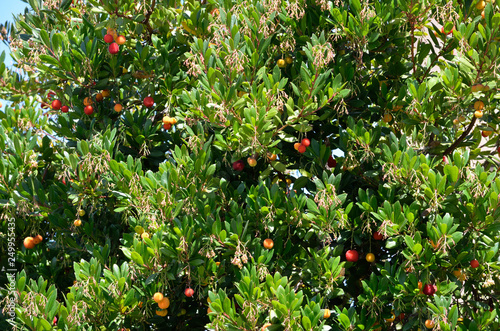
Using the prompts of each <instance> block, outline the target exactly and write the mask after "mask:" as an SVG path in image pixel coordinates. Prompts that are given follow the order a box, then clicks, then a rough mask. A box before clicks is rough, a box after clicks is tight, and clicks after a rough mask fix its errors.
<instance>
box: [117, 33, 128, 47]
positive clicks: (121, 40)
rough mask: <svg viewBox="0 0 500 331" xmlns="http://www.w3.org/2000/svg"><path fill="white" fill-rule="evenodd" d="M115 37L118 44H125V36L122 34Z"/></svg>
mask: <svg viewBox="0 0 500 331" xmlns="http://www.w3.org/2000/svg"><path fill="white" fill-rule="evenodd" d="M115 39H116V43H117V44H118V45H123V44H125V42H126V41H127V39H126V38H125V36H123V35H119V36H118V37H116V38H115Z"/></svg>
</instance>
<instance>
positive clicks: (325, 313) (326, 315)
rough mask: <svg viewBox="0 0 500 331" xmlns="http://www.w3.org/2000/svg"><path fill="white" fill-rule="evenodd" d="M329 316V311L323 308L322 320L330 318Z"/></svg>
mask: <svg viewBox="0 0 500 331" xmlns="http://www.w3.org/2000/svg"><path fill="white" fill-rule="evenodd" d="M330 315H331V314H330V309H328V308H325V309H324V310H323V318H329V317H330Z"/></svg>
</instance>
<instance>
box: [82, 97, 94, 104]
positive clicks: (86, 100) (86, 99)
mask: <svg viewBox="0 0 500 331" xmlns="http://www.w3.org/2000/svg"><path fill="white" fill-rule="evenodd" d="M91 104H92V99H91V98H90V97H85V99H83V105H84V106H90V105H91Z"/></svg>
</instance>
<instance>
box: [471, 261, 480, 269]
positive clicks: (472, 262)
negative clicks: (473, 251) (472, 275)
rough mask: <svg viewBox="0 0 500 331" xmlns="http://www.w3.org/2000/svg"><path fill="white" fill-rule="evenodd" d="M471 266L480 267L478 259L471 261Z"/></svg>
mask: <svg viewBox="0 0 500 331" xmlns="http://www.w3.org/2000/svg"><path fill="white" fill-rule="evenodd" d="M470 266H471V268H477V267H479V261H478V260H476V259H474V260H472V261H470Z"/></svg>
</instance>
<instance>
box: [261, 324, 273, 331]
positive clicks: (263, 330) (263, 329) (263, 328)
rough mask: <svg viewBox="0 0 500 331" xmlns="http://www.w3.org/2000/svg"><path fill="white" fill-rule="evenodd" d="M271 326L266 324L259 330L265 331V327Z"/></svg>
mask: <svg viewBox="0 0 500 331" xmlns="http://www.w3.org/2000/svg"><path fill="white" fill-rule="evenodd" d="M271 325H272V324H271V323H266V324H264V326H262V329H260V330H261V331H265V330H267V327H268V326H271Z"/></svg>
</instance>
